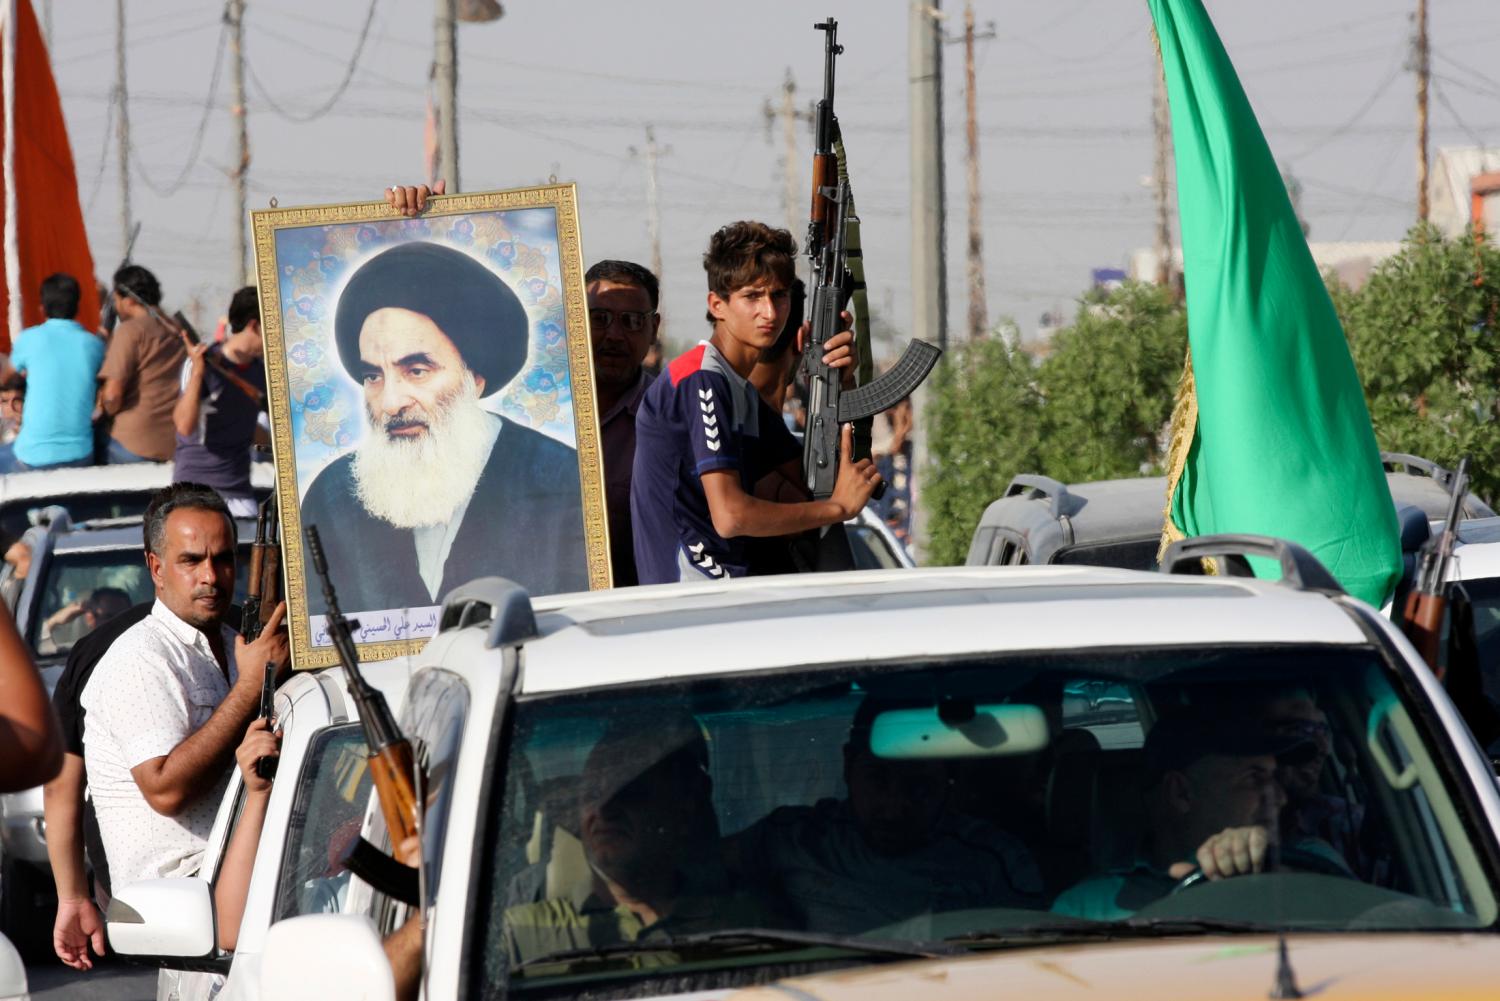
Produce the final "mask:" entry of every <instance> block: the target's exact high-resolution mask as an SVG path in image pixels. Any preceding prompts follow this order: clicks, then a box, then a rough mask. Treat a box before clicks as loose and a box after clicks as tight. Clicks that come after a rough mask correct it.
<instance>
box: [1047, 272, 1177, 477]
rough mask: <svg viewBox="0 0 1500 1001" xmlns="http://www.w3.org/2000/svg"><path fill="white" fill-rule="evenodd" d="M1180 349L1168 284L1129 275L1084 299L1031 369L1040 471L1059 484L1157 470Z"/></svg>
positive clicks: (1161, 456) (1163, 456) (1161, 459)
mask: <svg viewBox="0 0 1500 1001" xmlns="http://www.w3.org/2000/svg"><path fill="white" fill-rule="evenodd" d="M1186 351H1187V321H1186V317H1185V315H1184V313H1183V309H1182V306H1181V305H1180V304H1179V303H1178V302H1177V301H1176V299H1175V297H1174V296H1173V295H1172V294H1171V292H1170V291H1169V290H1167V289H1163V288H1160V287H1158V286H1155V285H1145V284H1140V283H1136V282H1130V283H1127V284H1125V285H1123V286H1121V287H1119V288H1117V289H1114V290H1112V291H1109V292H1107V293H1105V292H1092V293H1090V294H1088V295H1086V296H1084V298H1083V299H1082V300H1081V301H1080V303H1079V310H1078V318H1077V319H1076V320H1075V321H1074V322H1073V325H1072V326H1070V327H1067V328H1065V329H1063V330H1060V331H1058V332H1057V334H1056V335H1055V336H1054V337H1053V339H1052V353H1051V354H1050V355H1049V356H1048V357H1047V360H1046V361H1045V362H1043V363H1042V366H1041V371H1040V373H1039V376H1038V381H1039V383H1040V386H1041V393H1042V397H1043V400H1044V405H1043V422H1044V426H1045V434H1044V436H1043V439H1042V442H1041V450H1040V456H1041V469H1040V471H1041V472H1043V473H1045V474H1046V475H1048V476H1051V477H1053V478H1054V479H1058V480H1061V481H1062V482H1064V483H1076V482H1081V481H1085V480H1107V479H1117V478H1120V477H1126V476H1140V475H1142V474H1143V473H1156V472H1160V471H1161V468H1162V463H1163V461H1164V460H1165V451H1166V445H1167V442H1166V440H1165V437H1164V433H1163V431H1164V428H1165V427H1166V425H1167V422H1168V421H1169V420H1170V419H1171V416H1172V402H1173V399H1174V397H1175V394H1176V391H1177V381H1178V377H1179V376H1180V375H1181V372H1182V363H1183V359H1184V357H1185V356H1186Z"/></svg>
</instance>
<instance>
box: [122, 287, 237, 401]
mask: <svg viewBox="0 0 1500 1001" xmlns="http://www.w3.org/2000/svg"><path fill="white" fill-rule="evenodd" d="M115 291H117V292H119V293H120V294H121V295H123V296H125V297H126V298H128V299H134V300H135V301H136V302H137V303H138V304H139V305H140V306H141V308H142V309H144V310H145V311H146V312H147V313H148V314H150V316H151V318H152V319H154V320H155V321H156V322H157V323H160V324H161V325H162V326H163V327H166V328H167V329H168V330H169V331H171V332H172V333H174V334H176V335H177V336H178V337H180V338H182V343H183V346H184V347H186V348H187V349H188V350H190V351H191V350H192V349H193V348H195V347H197V346H198V345H199V344H201V343H203V338H201V337H199V336H198V331H196V330H194V329H193V325H192V324H191V323H189V322H188V318H187V317H185V316H183V315H182V313H181V311H179V312H176V313H173V314H172V316H171V318H170V319H169V318H168V317H167V316H166V314H164V313H163V312H162V311H161V310H159V309H157V308H156V307H155V306H153V305H151V304H150V303H149V302H147V301H146V300H145V299H142V298H141V297H140V296H138V295H136V294H135V293H134V292H132V291H131V290H130V289H128V288H126V287H125V286H123V285H120V286H117V287H116V289H115ZM203 360H204V361H205V362H207V363H208V366H209V367H210V368H212V369H213V370H214V371H215V372H217V373H219V374H220V375H221V376H223V377H224V381H226V382H228V383H229V384H230V385H231V386H233V387H234V388H235V389H238V390H239V391H240V392H242V393H244V394H245V395H246V396H248V397H250V399H251V401H252V402H254V404H255V405H256V407H258V408H259V409H261V410H265V409H266V394H265V393H263V392H261V390H260V387H258V386H256V385H255V384H254V383H252V382H251V381H250V380H249V379H246V378H245V377H244V376H242V375H240V374H239V373H238V372H236V371H235V370H234V369H232V368H230V367H229V366H228V365H226V364H224V363H223V362H221V361H220V360H219V359H217V358H215V357H214V356H213V355H210V354H205V355H204V356H203Z"/></svg>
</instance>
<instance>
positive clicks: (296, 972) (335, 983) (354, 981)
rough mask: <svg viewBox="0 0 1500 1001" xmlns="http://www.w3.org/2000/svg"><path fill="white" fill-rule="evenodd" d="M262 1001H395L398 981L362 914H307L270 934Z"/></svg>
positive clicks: (262, 968)
mask: <svg viewBox="0 0 1500 1001" xmlns="http://www.w3.org/2000/svg"><path fill="white" fill-rule="evenodd" d="M260 996H261V997H263V998H275V999H276V1001H324V999H326V998H360V999H361V1001H394V999H395V997H396V980H395V977H394V975H393V974H392V973H391V964H390V961H389V960H388V959H386V956H385V950H384V949H382V948H381V945H380V935H379V933H378V932H376V931H375V925H374V924H373V923H372V922H371V921H370V919H369V918H367V917H365V916H364V915H363V914H304V915H302V916H301V917H296V918H287V919H286V920H285V921H278V922H276V923H275V924H273V925H272V926H271V928H270V930H269V931H267V932H266V947H265V950H264V952H262V953H261V959H260Z"/></svg>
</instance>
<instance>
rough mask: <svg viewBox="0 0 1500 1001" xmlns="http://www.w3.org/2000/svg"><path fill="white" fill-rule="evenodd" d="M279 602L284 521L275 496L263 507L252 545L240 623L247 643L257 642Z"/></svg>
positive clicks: (264, 501)
mask: <svg viewBox="0 0 1500 1001" xmlns="http://www.w3.org/2000/svg"><path fill="white" fill-rule="evenodd" d="M280 602H281V519H280V518H279V517H278V516H277V508H276V495H275V494H272V495H271V496H269V497H267V498H266V499H265V500H263V501H261V503H260V514H259V515H257V516H256V519H255V541H254V542H253V543H251V544H250V579H249V582H248V585H247V587H246V594H245V604H244V614H243V617H242V618H241V620H240V635H241V636H243V637H245V642H246V643H254V642H255V640H256V637H258V636H259V635H260V633H261V630H262V629H264V628H265V626H266V622H267V621H269V620H270V618H271V613H272V612H274V611H276V606H277V605H278V604H280Z"/></svg>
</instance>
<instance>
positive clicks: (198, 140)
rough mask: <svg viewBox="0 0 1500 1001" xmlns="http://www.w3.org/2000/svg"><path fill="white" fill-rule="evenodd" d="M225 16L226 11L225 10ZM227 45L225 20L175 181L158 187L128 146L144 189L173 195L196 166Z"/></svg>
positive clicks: (167, 196) (162, 195)
mask: <svg viewBox="0 0 1500 1001" xmlns="http://www.w3.org/2000/svg"><path fill="white" fill-rule="evenodd" d="M226 14H227V10H226ZM228 44H229V23H228V21H227V20H226V21H225V22H224V24H223V25H222V26H221V27H220V28H219V51H218V52H217V53H216V54H215V55H214V68H213V73H212V75H211V76H210V77H209V78H208V96H207V97H205V98H204V100H203V114H202V116H201V117H200V118H199V119H198V130H197V132H196V133H195V134H194V136H193V143H192V147H191V149H190V150H189V152H188V157H187V162H186V163H184V164H183V165H182V170H180V171H178V173H177V179H176V180H174V181H173V182H172V183H171V184H167V185H160V184H157V183H156V182H155V181H153V180H152V179H151V175H150V173H148V172H147V170H146V166H145V164H143V163H142V162H141V159H140V155H139V154H138V153H137V151H136V146H135V143H131V144H130V162H131V163H133V164H135V172H136V173H137V174H138V175H140V178H141V181H142V182H144V183H145V185H146V187H147V188H149V189H150V190H151V191H152V192H154V193H155V194H157V195H160V196H161V197H163V198H169V197H171V196H172V195H175V194H176V193H177V192H178V191H179V190H180V189H181V188H182V186H183V184H184V183H186V182H187V179H188V175H189V174H190V173H192V170H193V168H194V167H195V166H197V165H198V157H199V155H200V154H201V153H202V152H203V137H204V136H205V135H206V134H207V133H208V119H209V114H210V112H212V111H213V110H214V100H215V98H216V97H217V96H218V92H219V76H220V75H221V71H222V70H223V68H224V50H225V49H226V48H227V47H228Z"/></svg>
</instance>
